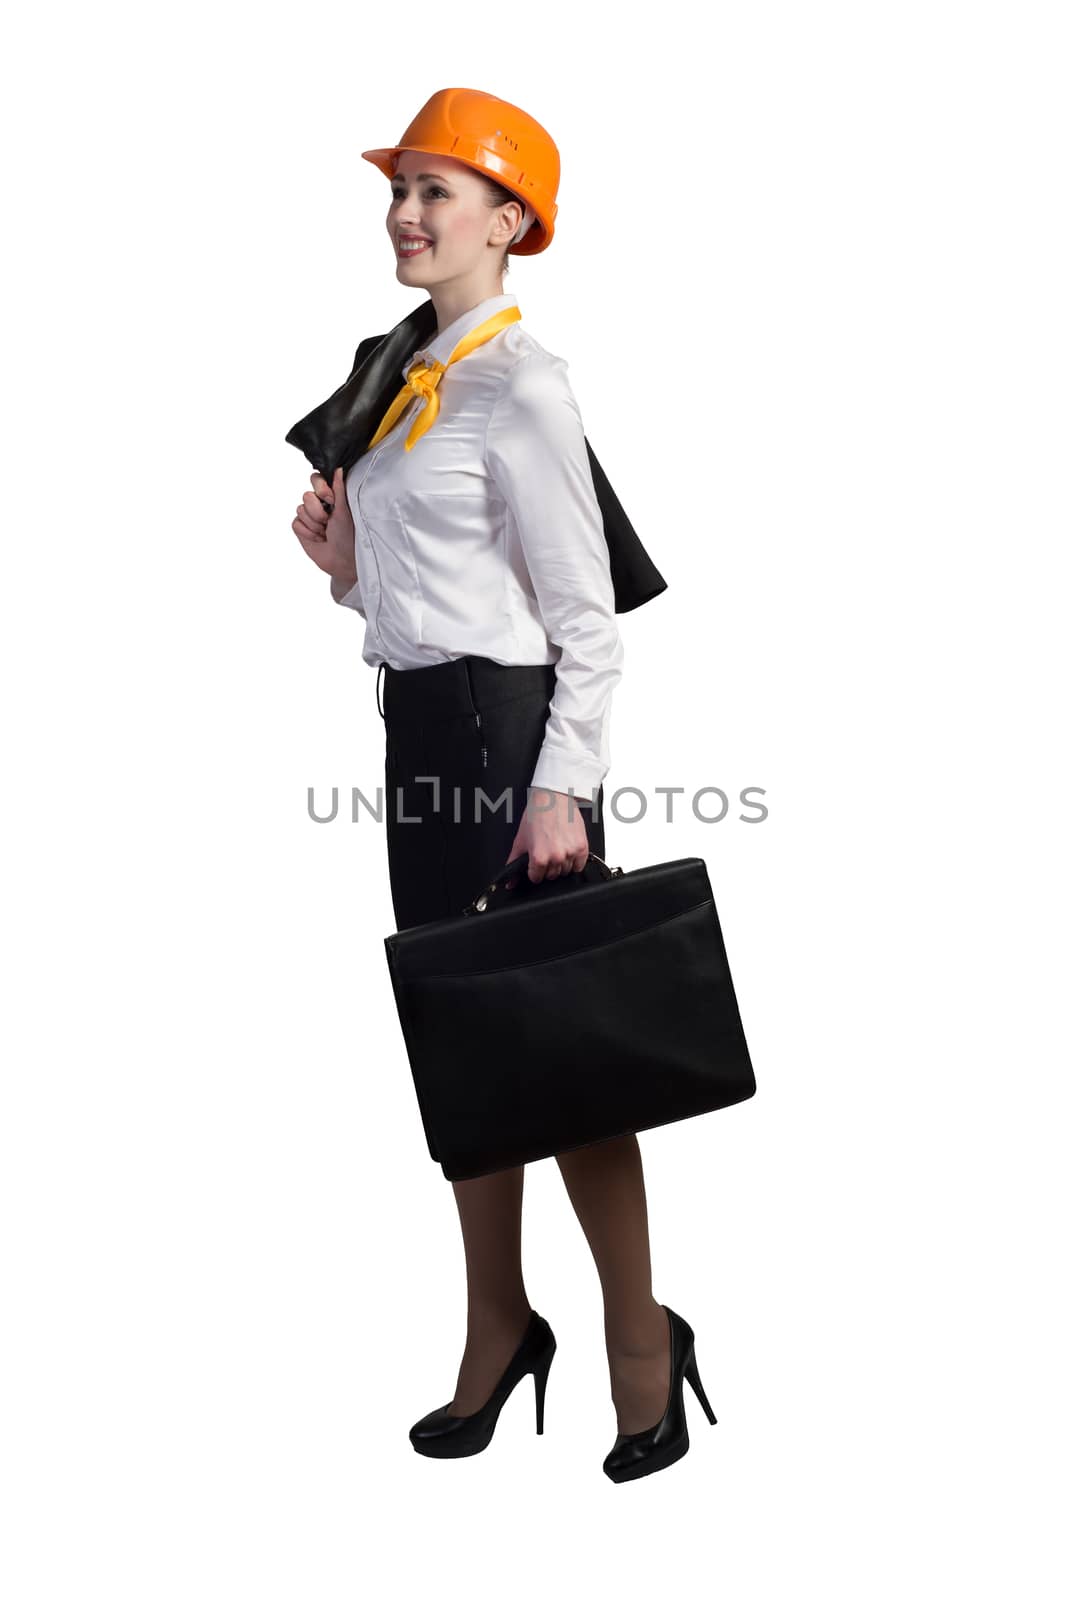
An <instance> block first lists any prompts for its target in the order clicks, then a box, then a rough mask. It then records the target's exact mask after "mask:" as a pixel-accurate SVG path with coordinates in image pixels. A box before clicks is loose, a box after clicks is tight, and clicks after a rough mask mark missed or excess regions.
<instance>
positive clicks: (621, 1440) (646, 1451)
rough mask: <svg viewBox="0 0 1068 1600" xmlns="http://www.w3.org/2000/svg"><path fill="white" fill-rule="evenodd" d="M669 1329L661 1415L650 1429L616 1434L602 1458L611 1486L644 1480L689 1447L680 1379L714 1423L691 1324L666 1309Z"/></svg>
mask: <svg viewBox="0 0 1068 1600" xmlns="http://www.w3.org/2000/svg"><path fill="white" fill-rule="evenodd" d="M664 1310H665V1311H666V1312H667V1319H668V1327H669V1328H670V1330H671V1387H670V1388H669V1390H668V1403H667V1409H666V1410H665V1412H664V1415H663V1416H662V1417H661V1418H660V1421H659V1422H654V1424H653V1426H652V1427H651V1428H643V1429H642V1431H641V1432H640V1433H617V1434H616V1442H615V1444H614V1445H613V1446H612V1448H611V1450H610V1451H609V1452H608V1454H607V1455H606V1456H605V1458H604V1470H605V1471H606V1472H607V1474H608V1476H609V1477H610V1478H611V1480H612V1482H613V1483H627V1482H629V1481H630V1479H631V1478H644V1477H645V1475H646V1473H647V1472H659V1471H660V1470H661V1468H662V1467H670V1466H671V1465H672V1463H673V1462H675V1461H678V1460H679V1458H680V1457H681V1456H684V1455H685V1454H686V1452H687V1450H688V1449H689V1448H690V1435H689V1433H688V1432H687V1429H686V1407H685V1406H684V1405H683V1403H682V1380H683V1378H686V1379H687V1381H688V1382H689V1384H690V1386H691V1387H692V1389H693V1391H694V1393H695V1394H696V1396H697V1398H698V1400H700V1402H701V1404H702V1406H703V1407H704V1410H705V1415H706V1416H707V1418H708V1420H709V1422H715V1420H716V1419H715V1417H714V1416H713V1414H712V1407H711V1406H710V1405H709V1403H708V1398H707V1396H706V1395H705V1391H704V1389H703V1388H702V1386H701V1379H700V1378H699V1377H698V1374H697V1362H696V1361H695V1360H694V1354H693V1329H692V1328H691V1327H690V1324H689V1323H688V1322H687V1321H686V1320H685V1319H684V1318H683V1317H680V1316H679V1315H678V1314H677V1312H674V1311H672V1309H671V1307H670V1306H665V1307H664Z"/></svg>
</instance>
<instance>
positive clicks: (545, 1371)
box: [534, 1334, 556, 1433]
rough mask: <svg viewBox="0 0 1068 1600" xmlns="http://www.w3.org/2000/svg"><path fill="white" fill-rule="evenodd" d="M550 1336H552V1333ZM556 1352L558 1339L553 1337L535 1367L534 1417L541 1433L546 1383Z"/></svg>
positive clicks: (543, 1429) (542, 1431)
mask: <svg viewBox="0 0 1068 1600" xmlns="http://www.w3.org/2000/svg"><path fill="white" fill-rule="evenodd" d="M550 1338H552V1335H551V1334H550ZM555 1354H556V1340H555V1339H553V1341H552V1344H551V1345H550V1346H549V1348H548V1349H547V1351H546V1353H545V1355H544V1356H543V1357H542V1359H541V1361H540V1362H539V1364H538V1365H537V1366H536V1367H535V1368H534V1417H535V1421H536V1423H537V1431H538V1432H539V1433H544V1431H545V1385H546V1383H547V1382H548V1378H549V1368H550V1367H551V1366H552V1364H553V1356H554V1355H555Z"/></svg>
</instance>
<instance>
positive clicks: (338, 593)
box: [330, 578, 367, 620]
mask: <svg viewBox="0 0 1068 1600" xmlns="http://www.w3.org/2000/svg"><path fill="white" fill-rule="evenodd" d="M330 597H331V599H333V600H336V601H337V603H338V605H339V606H348V607H349V609H350V610H351V611H358V612H359V613H360V616H361V617H363V618H364V619H365V620H366V617H367V612H366V611H365V610H364V609H363V601H362V599H361V598H360V580H359V578H357V579H356V582H355V583H354V584H353V585H352V588H351V589H343V588H342V586H341V585H340V584H339V583H338V580H337V579H336V578H331V579H330Z"/></svg>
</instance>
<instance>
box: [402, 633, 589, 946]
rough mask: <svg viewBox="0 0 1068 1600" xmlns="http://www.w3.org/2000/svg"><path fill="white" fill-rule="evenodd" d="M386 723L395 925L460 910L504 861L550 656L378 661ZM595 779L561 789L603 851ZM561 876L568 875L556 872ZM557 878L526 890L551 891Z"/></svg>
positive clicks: (534, 746) (540, 728)
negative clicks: (579, 791)
mask: <svg viewBox="0 0 1068 1600" xmlns="http://www.w3.org/2000/svg"><path fill="white" fill-rule="evenodd" d="M379 686H380V687H381V693H380V694H379V700H378V708H379V711H380V713H381V715H382V717H383V719H384V721H385V725H386V729H385V732H386V761H385V813H386V848H387V850H388V852H389V881H390V890H391V893H392V896H393V911H394V915H395V917H396V922H397V929H398V931H399V930H401V929H402V928H411V927H415V926H416V925H418V924H419V923H422V922H434V921H437V920H438V919H439V918H441V917H448V916H453V915H457V914H459V912H460V911H461V910H462V908H463V907H464V906H465V905H468V904H470V902H471V901H472V900H473V899H474V898H475V897H476V895H478V894H479V893H480V892H481V890H483V889H484V888H485V887H486V884H487V883H488V882H489V881H490V879H491V878H494V877H496V876H497V874H498V873H499V872H500V871H501V869H502V868H503V867H504V866H505V864H506V863H507V861H508V858H509V855H510V854H511V850H512V844H513V842H514V840H515V835H516V831H517V829H518V828H519V824H520V822H521V821H522V818H523V812H524V810H525V808H526V805H527V799H528V786H529V784H530V780H531V778H532V776H533V773H534V768H535V765H536V764H537V760H538V755H539V752H540V750H541V745H542V740H543V738H544V734H545V724H546V722H547V721H548V717H549V704H550V701H551V700H552V697H553V692H554V689H555V686H556V668H555V667H554V666H553V664H552V663H551V662H550V663H548V664H547V665H540V666H502V665H501V664H500V663H499V662H497V661H491V660H489V659H488V657H485V656H460V657H458V658H457V659H456V660H454V661H442V662H437V663H435V664H434V665H433V666H429V667H414V668H408V669H405V670H404V671H399V670H398V669H397V668H395V667H390V666H387V665H382V666H381V667H379V675H378V683H377V684H376V689H378V688H379ZM603 802H604V791H603V788H602V789H598V791H597V794H596V795H595V796H594V798H593V799H592V800H570V801H569V799H568V797H566V796H563V795H560V796H558V797H557V804H559V805H561V806H564V807H566V806H567V805H568V804H572V805H574V807H575V808H576V811H577V813H578V814H580V815H581V816H582V818H583V820H584V822H585V824H586V837H587V839H588V841H589V847H590V851H591V852H592V853H593V854H594V855H598V856H600V857H601V858H602V860H603V859H604V852H605V838H604V817H603ZM563 876H573V874H564V875H563ZM560 883H561V879H560V878H557V879H554V880H543V882H542V883H541V884H540V885H537V886H531V892H532V893H535V894H537V893H540V892H542V891H544V892H547V893H548V892H553V891H554V890H555V888H556V886H557V885H559V884H560Z"/></svg>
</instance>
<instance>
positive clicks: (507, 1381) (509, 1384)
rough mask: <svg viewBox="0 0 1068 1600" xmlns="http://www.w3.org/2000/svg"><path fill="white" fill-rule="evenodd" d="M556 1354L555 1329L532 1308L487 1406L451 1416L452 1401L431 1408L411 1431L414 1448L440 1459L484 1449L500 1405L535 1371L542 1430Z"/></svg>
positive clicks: (539, 1418) (422, 1454)
mask: <svg viewBox="0 0 1068 1600" xmlns="http://www.w3.org/2000/svg"><path fill="white" fill-rule="evenodd" d="M555 1353H556V1340H555V1338H554V1337H553V1330H552V1329H551V1328H550V1326H549V1324H548V1323H547V1322H546V1320H545V1318H544V1317H542V1316H539V1315H538V1313H537V1312H536V1311H532V1312H531V1313H530V1321H529V1323H528V1324H527V1331H526V1333H525V1334H524V1335H523V1337H522V1339H521V1340H520V1342H519V1345H518V1348H517V1349H516V1352H515V1355H514V1356H513V1357H512V1359H511V1361H509V1363H508V1365H507V1366H506V1367H505V1369H504V1371H503V1373H502V1374H501V1376H500V1379H499V1381H498V1383H497V1387H496V1388H495V1389H494V1391H493V1393H492V1394H491V1395H490V1397H489V1399H488V1400H487V1401H486V1403H485V1405H484V1406H480V1407H479V1409H478V1410H477V1411H473V1412H471V1414H470V1415H469V1416H466V1417H453V1416H449V1415H448V1408H449V1406H450V1405H451V1404H452V1401H451V1400H449V1401H446V1403H445V1405H443V1406H438V1407H437V1409H436V1410H434V1411H428V1412H427V1414H426V1416H425V1417H420V1419H419V1421H418V1422H415V1423H413V1424H412V1426H411V1428H410V1429H409V1430H408V1437H409V1439H410V1440H411V1441H412V1448H413V1449H414V1450H416V1451H418V1453H419V1454H420V1455H421V1456H435V1457H437V1458H438V1459H443V1458H446V1457H450V1458H451V1457H454V1456H473V1455H477V1454H478V1452H479V1451H480V1450H485V1448H486V1446H487V1445H488V1444H489V1442H490V1440H491V1439H492V1438H493V1430H494V1429H495V1428H496V1426H497V1418H498V1417H499V1416H500V1414H501V1407H502V1406H503V1405H504V1402H505V1401H506V1400H507V1398H508V1396H509V1395H510V1394H511V1392H512V1390H513V1389H514V1388H515V1386H516V1384H517V1383H519V1381H520V1379H521V1378H525V1377H526V1375H527V1373H528V1372H532V1373H533V1374H534V1397H535V1414H536V1417H537V1425H538V1432H539V1433H541V1431H542V1422H543V1419H544V1416H545V1384H546V1381H547V1380H548V1377H549V1368H550V1367H551V1366H552V1360H553V1356H554V1354H555Z"/></svg>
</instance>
